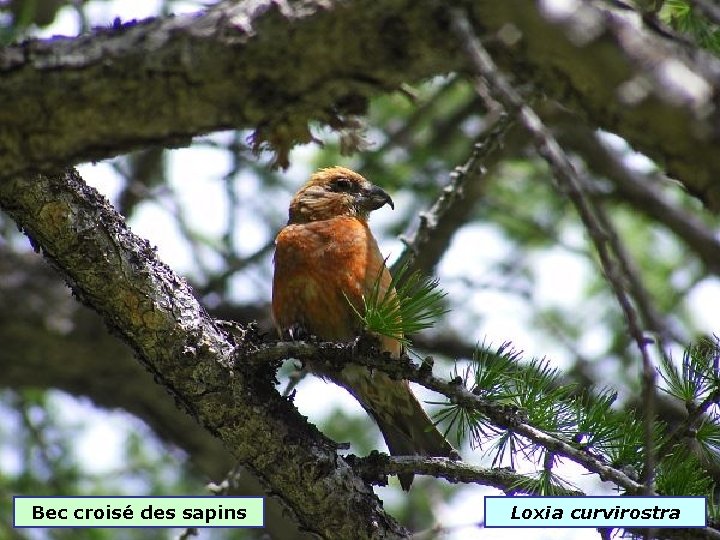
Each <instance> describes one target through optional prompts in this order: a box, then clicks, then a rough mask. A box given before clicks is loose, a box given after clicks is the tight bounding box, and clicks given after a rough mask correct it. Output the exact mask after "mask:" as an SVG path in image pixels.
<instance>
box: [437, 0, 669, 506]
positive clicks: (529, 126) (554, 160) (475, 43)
mask: <svg viewBox="0 0 720 540" xmlns="http://www.w3.org/2000/svg"><path fill="white" fill-rule="evenodd" d="M451 16H452V23H453V29H454V30H455V32H456V33H457V34H458V36H459V37H460V38H461V41H462V45H463V47H464V48H465V51H466V53H467V55H468V59H469V60H470V63H471V65H472V67H473V68H474V69H475V70H476V72H477V74H478V76H480V77H482V78H483V79H485V81H486V83H487V87H488V88H489V89H490V92H491V93H492V94H493V96H494V97H495V99H497V100H498V101H499V102H500V103H502V104H503V105H504V106H505V108H506V110H507V111H508V112H510V113H512V114H513V115H514V116H516V117H517V119H518V121H519V122H520V124H521V126H522V127H523V128H525V130H526V131H527V132H528V134H529V135H530V136H531V138H532V140H533V142H534V144H535V147H536V149H537V151H538V153H539V154H540V155H541V156H542V157H543V158H544V159H545V160H546V161H547V163H548V165H549V166H550V169H551V170H552V172H553V173H554V176H555V178H556V179H557V181H558V183H559V185H560V186H561V187H562V188H563V189H564V190H565V192H566V193H567V195H568V197H569V198H570V200H571V202H572V203H573V204H574V205H575V207H576V209H577V211H578V214H579V215H580V218H581V220H582V222H583V224H584V225H585V228H586V229H587V231H588V234H589V236H590V238H591V240H592V242H593V244H594V245H595V249H596V250H597V252H598V256H599V258H600V264H601V266H602V268H603V271H604V274H605V277H606V279H607V280H608V283H609V284H610V287H611V289H612V291H613V293H614V294H615V297H616V299H617V301H618V304H619V305H620V308H621V309H622V311H623V314H624V315H625V319H626V322H627V326H628V330H629V332H630V335H631V336H632V338H633V339H634V340H635V343H636V344H637V346H638V349H639V350H640V355H641V358H642V367H643V376H642V383H643V384H642V392H643V402H644V404H645V407H644V410H645V422H644V426H645V437H644V443H645V449H646V452H645V471H644V480H645V487H644V493H645V494H651V493H653V492H654V470H655V459H654V447H653V445H654V439H653V426H654V419H655V402H654V389H655V369H654V368H653V366H652V362H651V360H650V356H649V354H648V351H647V340H646V338H645V336H644V334H643V331H642V328H641V326H640V321H639V317H638V313H637V311H636V310H635V307H634V306H633V304H632V302H631V299H630V295H629V293H628V292H627V291H626V289H625V284H624V283H623V275H622V270H623V268H622V265H621V264H619V262H618V260H617V257H618V255H617V254H615V257H613V254H612V253H611V249H609V248H611V247H612V246H609V239H608V233H607V231H605V230H604V228H603V226H602V222H601V220H600V219H598V216H597V214H596V212H594V211H593V207H592V205H591V202H590V200H589V199H588V197H587V196H586V195H585V193H584V192H583V188H582V185H583V184H582V182H581V180H580V179H579V178H578V174H577V172H576V171H575V169H574V167H573V166H572V164H571V163H570V160H569V159H568V157H567V155H566V154H565V152H564V151H563V150H562V148H561V147H560V145H559V144H558V142H557V140H556V139H555V138H554V137H553V136H552V135H551V134H550V132H549V130H548V129H547V128H546V127H545V126H544V125H543V123H542V121H541V120H540V118H539V117H538V115H537V114H536V113H535V112H534V111H533V110H532V109H531V108H530V107H529V106H528V105H527V104H525V102H524V100H523V99H522V97H521V96H520V94H519V93H518V92H517V91H516V90H515V89H514V88H513V87H512V86H511V85H510V84H509V83H508V81H507V80H506V79H505V77H503V76H502V75H501V74H500V72H499V71H498V70H497V68H496V66H495V64H494V62H493V61H492V58H491V57H490V55H489V53H488V52H487V51H486V50H485V48H484V47H483V45H482V44H481V43H480V40H479V39H477V37H476V36H475V34H474V32H473V30H472V28H471V26H470V23H469V21H468V19H467V17H466V16H465V14H464V13H463V12H462V11H461V10H459V9H453V10H451Z"/></svg>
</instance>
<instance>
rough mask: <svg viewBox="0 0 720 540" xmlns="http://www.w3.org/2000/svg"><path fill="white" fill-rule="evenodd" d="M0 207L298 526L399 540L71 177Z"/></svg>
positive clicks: (259, 374) (24, 189) (141, 246)
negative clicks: (281, 503)
mask: <svg viewBox="0 0 720 540" xmlns="http://www.w3.org/2000/svg"><path fill="white" fill-rule="evenodd" d="M0 207H2V208H3V209H4V210H5V211H6V212H7V213H8V214H9V215H10V216H12V217H13V219H15V220H16V222H17V223H18V225H19V226H20V227H22V229H23V230H24V231H25V233H26V234H27V235H28V236H29V237H30V239H31V241H32V242H33V244H34V245H35V246H36V247H37V249H41V250H42V251H43V253H44V255H45V256H46V258H47V259H48V260H49V261H50V262H51V263H52V264H53V266H54V267H55V268H56V269H57V270H58V271H59V272H60V273H61V275H62V276H63V277H64V278H65V279H66V281H67V282H68V283H69V284H70V286H71V288H72V290H73V293H74V294H75V295H76V296H77V297H78V299H80V300H81V301H82V302H83V303H85V304H87V305H89V306H90V307H92V308H93V309H94V310H95V311H97V312H98V313H99V314H100V315H101V316H102V317H103V319H104V320H105V322H106V323H107V325H108V326H109V327H110V328H111V330H112V331H113V332H116V333H117V334H119V335H120V336H121V337H122V338H123V339H124V340H125V341H126V342H127V343H128V344H129V345H130V346H131V347H132V348H133V349H134V351H135V352H136V353H137V355H138V357H139V358H140V360H141V361H142V362H143V363H144V364H145V366H146V368H147V369H148V370H150V371H151V372H152V373H153V374H154V375H155V377H156V379H157V380H158V381H159V382H160V383H161V384H162V385H163V386H164V387H165V388H166V389H167V390H168V391H169V392H170V393H171V394H172V395H173V396H174V397H175V399H176V401H177V403H178V404H180V405H181V406H182V407H183V408H184V409H185V410H187V411H188V412H189V413H190V414H191V415H192V416H194V417H195V418H196V419H197V420H198V421H199V422H200V423H202V424H203V425H204V426H205V428H206V429H208V430H209V431H210V432H211V433H213V434H214V435H215V436H216V437H218V438H220V439H221V440H222V441H223V443H224V444H225V446H226V447H227V448H228V449H229V450H230V451H231V452H232V454H233V456H234V457H235V458H236V459H238V460H239V461H240V462H241V463H243V464H244V465H246V466H247V467H249V468H250V469H251V470H252V471H253V472H254V473H256V474H257V475H258V476H259V477H260V478H261V479H262V480H263V481H264V482H265V483H267V485H268V486H269V487H270V488H271V489H272V490H273V491H274V492H275V493H277V494H278V496H279V497H280V498H282V500H283V501H285V503H286V504H287V507H288V509H289V510H290V511H291V512H292V513H293V514H294V515H295V516H296V517H297V519H298V521H299V522H300V523H301V525H302V526H304V527H305V528H306V529H307V530H310V531H314V532H316V533H318V534H320V535H322V536H326V537H329V536H333V537H337V536H342V537H348V538H349V537H356V538H357V537H361V538H400V537H404V536H405V535H406V532H405V531H404V530H403V529H402V527H400V526H399V525H398V524H397V523H396V522H395V521H394V520H393V519H392V518H390V517H389V516H387V514H385V513H384V512H383V511H382V509H381V508H380V506H379V501H378V499H377V497H375V495H374V494H373V492H372V490H371V489H370V488H369V487H368V486H367V485H365V483H364V482H362V481H361V480H360V479H359V478H358V477H357V476H356V475H355V474H354V473H353V472H352V470H351V468H350V467H349V466H348V464H347V463H346V462H345V461H344V460H343V459H342V458H341V457H339V456H338V455H337V454H336V452H335V447H334V445H333V443H332V442H331V441H329V440H328V439H326V438H325V437H323V436H322V435H321V434H320V433H319V432H318V431H317V430H316V429H315V428H314V427H313V426H312V425H310V424H308V423H307V422H306V421H305V419H304V418H303V417H301V416H300V415H299V413H298V412H297V410H296V409H295V408H294V407H293V406H292V404H290V403H289V402H288V401H286V400H285V399H283V398H281V397H280V396H279V394H278V393H277V391H276V390H275V388H274V387H273V385H272V379H273V374H274V372H273V371H272V370H271V369H270V370H268V369H260V370H259V371H258V370H257V369H254V370H251V371H248V370H244V369H242V367H235V368H233V367H232V366H233V354H234V348H233V344H232V341H231V340H230V339H229V337H228V336H226V335H225V334H224V333H223V332H222V331H221V330H220V328H219V327H218V326H217V325H216V324H215V322H214V321H213V320H212V319H211V318H210V317H208V315H207V314H206V313H205V311H204V309H203V308H202V307H201V306H200V305H199V304H198V303H197V301H196V300H195V299H194V297H193V296H192V293H191V291H190V289H189V287H188V286H187V284H186V283H185V282H184V281H183V280H182V279H181V278H179V277H178V276H176V275H175V274H173V273H172V271H171V270H170V269H169V268H168V267H167V266H165V265H164V264H162V263H161V262H160V261H159V260H158V259H157V256H156V254H155V251H154V249H153V248H152V247H151V246H150V245H149V244H148V243H147V242H146V241H143V240H141V239H139V238H137V237H136V236H134V235H133V234H132V233H131V232H130V231H129V229H128V228H127V227H126V225H125V223H124V221H123V220H122V218H121V217H120V216H119V215H118V214H117V213H116V212H115V211H114V210H113V208H112V207H111V206H110V205H109V203H108V202H107V201H106V200H105V199H103V198H102V197H101V196H100V195H99V194H98V193H97V192H96V191H95V190H94V189H92V188H89V187H88V186H87V185H85V183H84V182H83V181H82V179H81V178H80V177H79V176H78V174H77V173H76V172H75V171H73V170H69V171H67V172H65V173H64V174H58V175H53V176H43V175H33V176H29V177H14V178H11V179H9V180H7V181H5V182H3V183H0ZM348 508H352V511H351V512H348V511H347V510H346V509H348Z"/></svg>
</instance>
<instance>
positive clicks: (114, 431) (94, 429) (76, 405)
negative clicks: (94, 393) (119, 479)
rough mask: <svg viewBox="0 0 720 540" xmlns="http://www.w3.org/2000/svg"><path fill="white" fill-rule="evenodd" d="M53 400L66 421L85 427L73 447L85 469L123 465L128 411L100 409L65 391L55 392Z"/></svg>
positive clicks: (96, 470)
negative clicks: (64, 392)
mask: <svg viewBox="0 0 720 540" xmlns="http://www.w3.org/2000/svg"><path fill="white" fill-rule="evenodd" d="M51 400H52V401H51V403H52V404H54V406H55V410H56V411H57V414H58V415H59V417H60V420H61V421H62V422H63V423H65V424H67V425H68V426H75V425H77V424H78V423H82V426H83V430H82V431H81V433H80V434H79V435H78V437H77V438H76V440H75V443H74V446H73V449H74V452H75V459H76V461H77V462H78V463H80V464H82V467H83V469H84V470H85V471H87V472H88V473H91V474H92V473H102V472H104V471H107V470H112V469H117V468H118V467H120V466H121V464H122V462H123V459H124V442H125V433H126V430H127V429H128V415H127V413H122V412H111V411H107V410H102V409H97V408H96V407H94V406H93V405H92V404H91V403H90V402H89V401H87V400H81V399H77V398H74V397H72V396H69V395H67V394H63V393H62V392H53V393H52V397H51ZM51 406H53V405H51Z"/></svg>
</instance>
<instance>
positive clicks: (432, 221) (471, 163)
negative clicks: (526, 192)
mask: <svg viewBox="0 0 720 540" xmlns="http://www.w3.org/2000/svg"><path fill="white" fill-rule="evenodd" d="M512 125H513V122H512V120H511V119H510V118H508V117H507V116H505V115H499V116H498V119H497V121H496V123H495V125H493V126H492V128H490V129H489V130H488V131H487V132H486V133H485V134H484V135H483V137H482V139H481V140H480V141H479V142H478V143H477V144H476V145H475V147H474V149H473V152H472V154H471V156H470V158H469V159H468V161H467V162H466V163H465V164H464V165H463V166H462V167H458V168H456V169H455V171H454V172H453V173H452V175H451V177H450V182H449V183H448V185H447V186H445V188H443V190H442V193H441V194H440V196H439V197H438V199H437V200H436V201H435V203H434V204H433V205H432V207H431V208H430V209H429V210H428V211H427V212H424V213H422V214H421V215H420V225H419V226H418V229H417V230H416V231H415V233H414V234H413V235H412V236H410V237H409V238H408V239H407V240H406V242H405V244H406V247H405V250H404V251H403V253H402V254H401V255H400V257H398V259H397V261H396V262H395V264H393V266H392V269H391V272H392V273H393V274H394V273H395V272H397V270H398V269H399V268H402V267H403V265H407V264H409V265H410V266H409V267H408V268H409V269H410V270H412V271H414V270H419V271H420V272H422V273H424V274H430V273H432V270H433V268H435V266H436V265H437V263H438V261H439V260H440V258H441V257H442V255H443V253H445V250H446V249H447V247H448V245H449V244H450V239H451V238H452V235H453V234H454V232H455V231H456V230H457V228H458V217H460V218H462V215H463V214H467V213H468V212H467V211H466V212H459V211H458V210H459V208H458V207H459V206H460V205H461V204H463V203H464V202H465V201H464V197H465V192H464V191H465V186H466V185H468V184H469V183H471V182H473V183H475V182H479V181H480V180H481V178H482V177H483V176H484V175H485V173H486V172H487V169H486V167H485V165H486V162H487V160H488V156H489V155H491V154H492V153H494V152H496V151H497V150H498V148H499V147H500V146H501V144H502V141H503V139H504V137H505V135H506V134H507V132H508V130H509V129H510V127H512ZM473 187H474V189H473V190H472V191H473V192H474V193H476V194H477V197H479V194H480V193H481V192H482V191H481V190H480V189H479V188H478V186H473ZM477 197H475V198H477ZM469 202H471V203H472V202H473V201H469Z"/></svg>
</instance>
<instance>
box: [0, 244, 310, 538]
mask: <svg viewBox="0 0 720 540" xmlns="http://www.w3.org/2000/svg"><path fill="white" fill-rule="evenodd" d="M266 311H267V310H266ZM242 312H243V310H241V309H238V314H240V313H242ZM237 320H248V321H249V320H250V318H248V317H247V316H245V317H241V318H239V319H237ZM0 343H2V347H0V366H2V370H0V388H2V389H4V388H8V389H15V390H17V389H22V388H40V389H56V390H62V391H64V392H66V393H68V394H70V395H72V396H75V397H78V398H84V399H90V401H92V403H93V405H95V406H96V407H99V408H102V409H107V410H117V409H121V410H124V411H126V412H128V413H130V414H132V415H133V416H135V417H137V418H139V419H141V420H142V421H144V422H145V423H146V424H147V425H148V426H149V427H150V429H152V431H153V432H154V433H155V435H156V436H157V437H158V438H159V439H160V440H162V441H163V443H165V444H166V445H168V446H174V447H177V448H180V449H181V450H183V451H184V452H185V453H186V454H187V455H188V465H189V466H190V469H191V470H192V471H193V473H195V474H196V475H197V476H198V477H199V479H200V480H201V481H207V480H208V479H212V480H219V479H221V478H223V477H224V476H225V475H226V474H227V471H228V470H229V469H230V468H231V467H233V465H234V464H235V460H234V459H233V458H232V456H231V455H230V452H228V450H227V449H225V447H223V445H222V442H221V441H219V440H218V439H217V438H215V437H213V436H212V435H211V434H210V433H208V431H207V430H206V429H204V428H203V427H202V426H200V425H198V423H197V422H196V421H195V420H193V419H192V418H191V417H190V416H189V415H188V414H186V413H185V412H184V411H182V410H180V409H178V407H177V406H176V405H175V403H174V402H173V400H172V398H171V397H170V396H168V393H167V390H165V389H164V388H163V387H162V386H160V385H158V384H157V383H155V382H154V381H153V378H152V376H150V374H149V373H147V371H145V370H144V369H143V367H142V366H141V365H140V364H139V363H138V361H137V360H136V359H135V358H133V354H132V350H131V349H130V348H129V347H127V346H126V345H125V344H124V343H122V342H121V341H120V340H118V339H117V338H116V337H114V336H112V335H110V334H109V333H108V331H107V329H106V328H105V327H104V326H103V324H102V321H101V320H100V318H99V317H98V316H97V314H95V313H94V312H92V311H91V310H89V309H87V308H86V307H84V306H81V305H80V304H79V303H78V302H77V301H76V300H75V299H74V298H72V297H71V295H70V292H69V291H68V289H67V287H66V286H65V284H64V283H62V282H61V280H60V279H59V278H58V276H57V274H56V273H55V272H53V271H52V269H51V268H49V266H48V265H47V264H46V263H45V262H44V261H42V260H41V259H40V258H39V257H37V256H36V255H35V254H33V253H14V252H12V251H10V250H9V247H8V246H4V247H0ZM239 478H240V480H239V481H237V482H234V483H233V486H232V487H233V489H234V492H233V494H234V495H248V496H256V497H262V496H265V495H267V490H266V489H265V487H264V486H263V485H262V484H261V483H260V482H259V480H258V479H257V478H256V477H255V476H253V475H251V474H250V473H249V472H248V471H247V470H245V469H243V472H242V474H241V475H239ZM202 493H203V491H202V488H201V486H200V484H198V492H197V494H202ZM188 495H189V493H188ZM265 518H266V529H267V531H268V532H269V533H270V534H271V535H272V536H273V537H282V538H294V539H300V538H308V537H309V535H307V534H303V533H301V532H300V531H298V530H297V526H298V524H297V522H296V521H292V520H291V519H290V516H289V515H288V513H287V512H286V511H285V509H284V508H283V507H282V506H281V505H280V504H278V502H277V501H276V499H275V498H268V499H266V507H265Z"/></svg>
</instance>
